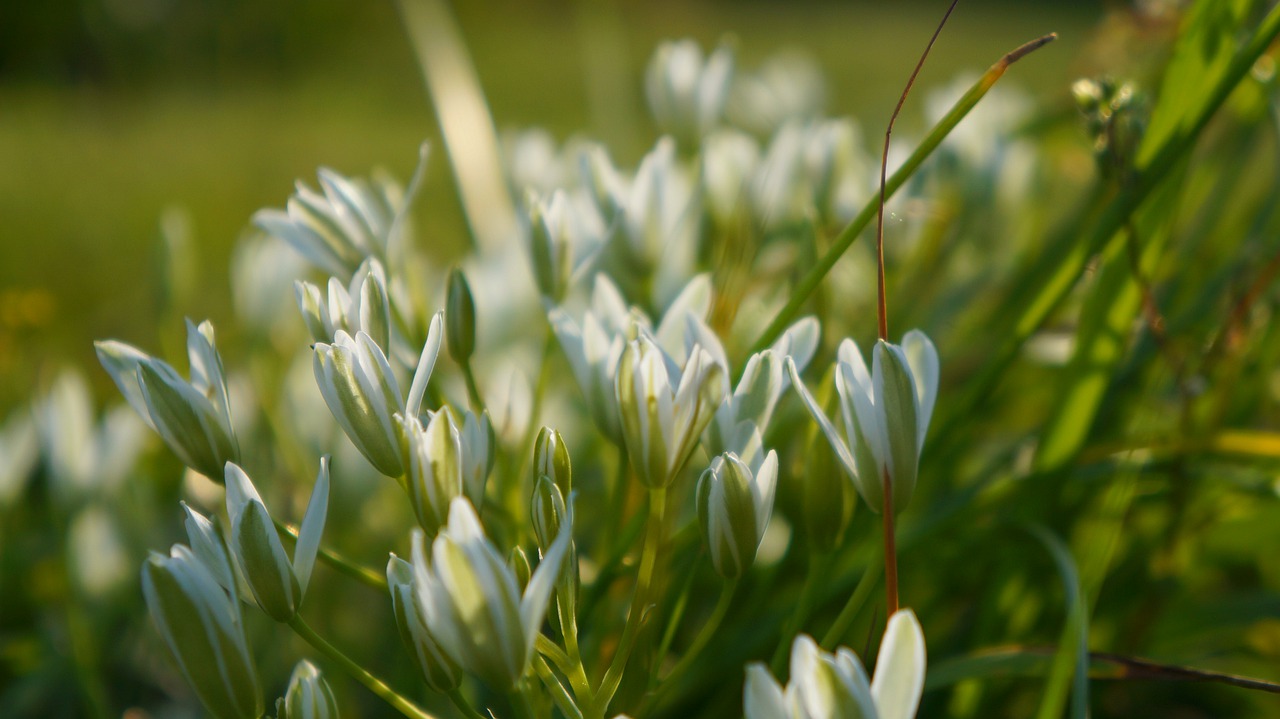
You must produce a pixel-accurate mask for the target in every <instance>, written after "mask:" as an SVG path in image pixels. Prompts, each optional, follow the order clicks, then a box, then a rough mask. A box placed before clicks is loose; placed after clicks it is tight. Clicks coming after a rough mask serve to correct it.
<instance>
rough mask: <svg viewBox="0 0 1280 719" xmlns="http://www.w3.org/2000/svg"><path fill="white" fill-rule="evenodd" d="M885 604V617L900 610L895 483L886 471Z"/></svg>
mask: <svg viewBox="0 0 1280 719" xmlns="http://www.w3.org/2000/svg"><path fill="white" fill-rule="evenodd" d="M883 494H884V506H883V515H884V605H885V608H886V612H887V613H886V615H885V618H886V619H888V617H892V616H893V615H894V613H895V612H897V611H898V541H897V536H896V535H895V533H894V526H893V519H894V517H893V484H892V483H891V482H890V480H889V470H888V469H885V471H884V492H883Z"/></svg>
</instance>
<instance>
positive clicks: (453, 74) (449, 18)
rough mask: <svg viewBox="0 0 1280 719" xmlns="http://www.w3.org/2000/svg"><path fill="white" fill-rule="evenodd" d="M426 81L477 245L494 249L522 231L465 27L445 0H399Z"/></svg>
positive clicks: (500, 246)
mask: <svg viewBox="0 0 1280 719" xmlns="http://www.w3.org/2000/svg"><path fill="white" fill-rule="evenodd" d="M396 5H397V6H398V7H399V9H400V15H401V17H402V18H404V26H405V31H406V32H407V33H408V34H409V40H410V42H411V43H412V45H413V51H414V54H415V55H416V56H417V58H418V65H419V66H420V67H421V69H422V75H423V79H424V80H425V81H426V84H427V94H428V95H429V96H430V98H431V104H432V106H433V107H435V111H436V119H437V121H438V122H439V123H440V134H441V136H442V137H443V139H444V148H445V152H446V153H447V154H448V155H449V164H450V166H451V167H452V168H453V175H454V180H455V182H456V183H457V186H458V192H459V194H460V195H461V198H460V199H461V200H462V209H463V212H464V214H465V215H466V218H467V225H468V227H470V228H471V237H472V242H473V243H474V245H475V246H476V247H477V248H478V249H479V250H480V251H481V252H482V253H486V254H487V253H491V252H494V251H497V250H500V249H501V248H503V247H506V246H508V245H510V243H511V242H512V241H513V238H515V237H516V236H517V232H518V224H517V221H516V211H515V205H514V204H513V203H512V201H511V195H510V193H508V192H507V185H506V182H505V181H504V180H503V177H502V163H501V160H500V159H499V155H498V136H497V133H496V132H495V131H494V129H493V117H492V116H491V115H490V114H489V105H488V103H487V101H486V100H485V96H484V90H483V89H482V88H481V87H480V79H479V77H477V76H476V69H475V66H474V65H473V64H472V63H471V58H470V57H468V55H467V48H466V43H465V42H464V40H463V38H462V32H461V30H459V28H458V24H457V22H455V20H454V18H453V13H452V12H450V10H449V6H448V4H447V3H446V2H444V0H397V3H396Z"/></svg>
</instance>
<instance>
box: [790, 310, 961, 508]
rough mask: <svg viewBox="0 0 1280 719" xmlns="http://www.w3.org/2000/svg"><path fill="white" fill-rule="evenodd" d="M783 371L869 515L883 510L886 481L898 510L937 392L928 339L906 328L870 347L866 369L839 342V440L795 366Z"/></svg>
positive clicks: (909, 489) (911, 483)
mask: <svg viewBox="0 0 1280 719" xmlns="http://www.w3.org/2000/svg"><path fill="white" fill-rule="evenodd" d="M787 370H788V372H789V373H790V375H791V379H792V381H793V382H794V383H795V385H796V390H797V391H798V392H799V393H800V396H801V398H802V399H803V400H804V402H805V406H806V407H807V408H808V409H809V413H810V414H811V415H813V418H814V420H815V421H817V422H818V425H819V426H820V427H821V428H822V431H823V433H825V434H826V436H827V440H828V441H829V442H830V443H831V448H832V449H834V450H835V452H836V455H837V456H838V457H839V458H840V461H841V464H842V465H843V466H844V468H845V471H846V472H848V474H849V476H850V477H851V478H852V479H853V482H854V486H856V487H857V488H858V493H859V494H861V495H862V499H863V500H864V501H865V502H866V503H867V505H868V506H870V507H871V509H872V511H875V512H880V511H882V510H883V507H884V487H885V484H886V482H887V483H888V484H889V486H890V488H891V491H892V506H893V511H894V512H895V513H897V512H901V511H902V510H903V509H905V508H906V506H907V504H908V503H909V502H910V501H911V494H912V493H913V492H914V491H915V485H916V472H917V469H918V467H919V462H920V451H921V449H923V447H924V437H925V433H926V432H927V431H928V429H929V419H930V417H931V416H932V415H933V405H934V402H935V400H936V399H937V393H938V352H937V350H936V349H934V346H933V343H932V342H930V341H929V338H928V337H926V336H925V334H924V333H923V332H920V331H919V330H912V331H910V332H908V333H907V334H906V335H904V336H903V338H902V345H901V346H898V345H894V344H890V343H888V342H884V341H880V342H878V343H876V347H875V349H874V350H873V359H872V369H871V371H870V372H868V371H867V365H866V363H865V362H864V361H863V359H862V354H861V353H860V352H858V347H857V345H855V344H854V343H853V341H852V340H847V339H846V340H845V341H844V342H843V343H841V345H840V351H839V355H838V358H837V362H836V389H837V390H838V391H839V393H840V409H841V413H842V417H843V419H844V425H845V432H846V437H843V438H842V437H841V436H840V434H839V433H838V432H837V431H836V428H835V426H834V425H833V424H832V423H831V421H830V420H829V419H827V416H826V413H824V412H823V411H822V407H821V405H819V404H818V403H817V400H815V399H814V398H813V395H811V394H810V393H809V391H808V389H807V388H805V386H804V384H803V382H802V381H801V379H800V375H799V372H798V371H797V369H796V368H795V366H794V363H789V364H788V367H787Z"/></svg>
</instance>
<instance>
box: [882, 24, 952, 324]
mask: <svg viewBox="0 0 1280 719" xmlns="http://www.w3.org/2000/svg"><path fill="white" fill-rule="evenodd" d="M959 2H960V0H951V6H950V7H948V8H947V12H946V13H945V14H944V15H943V16H942V22H940V23H938V27H937V29H936V30H934V31H933V37H931V38H929V44H928V45H926V46H925V48H924V52H923V53H921V54H920V60H919V62H917V63H916V67H915V69H914V70H912V71H911V77H909V78H907V86H906V87H904V88H902V94H901V95H899V96H898V104H897V105H896V106H895V107H894V108H893V114H892V115H890V116H889V125H888V126H887V127H886V128H885V131H884V150H883V151H882V152H881V153H880V206H879V209H878V211H877V212H876V270H877V280H878V281H877V283H876V311H877V312H876V316H877V318H878V319H879V321H880V326H879V331H880V339H882V340H885V341H886V342H887V341H888V340H889V308H888V306H887V304H886V302H885V287H884V203H885V187H884V186H885V175H887V174H888V167H889V138H890V137H892V136H893V123H894V122H896V121H897V120H898V113H900V112H902V106H903V105H904V104H905V103H906V102H907V94H908V93H910V92H911V86H912V85H914V84H916V76H917V75H919V74H920V68H922V67H924V61H925V58H927V57H929V51H930V50H932V49H933V44H934V43H935V42H937V41H938V36H939V35H941V34H942V28H943V26H944V25H946V24H947V19H948V18H950V17H951V11H952V10H955V9H956V4H957V3H959Z"/></svg>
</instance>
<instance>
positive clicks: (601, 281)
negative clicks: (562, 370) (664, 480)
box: [547, 275, 628, 443]
mask: <svg viewBox="0 0 1280 719" xmlns="http://www.w3.org/2000/svg"><path fill="white" fill-rule="evenodd" d="M547 320H548V321H549V322H550V323H551V327H552V329H554V330H555V333H556V338H557V339H559V340H560V346H561V347H562V348H563V349H564V354H565V357H566V358H567V359H568V360H569V366H570V367H571V368H572V369H573V376H574V378H575V379H576V380H577V381H578V386H579V387H581V388H582V394H583V396H584V397H585V398H586V402H587V411H588V413H590V415H591V419H592V420H593V421H594V422H595V424H596V427H597V428H598V429H599V430H600V431H601V432H603V433H604V434H605V436H607V437H609V439H611V440H613V441H614V442H615V443H621V442H622V428H621V426H620V424H619V422H618V396H617V392H616V390H615V382H616V377H617V369H618V359H619V358H620V357H621V356H622V350H623V349H624V348H625V347H626V342H627V340H626V338H625V337H624V335H623V332H624V329H623V325H625V324H626V323H627V322H628V310H627V305H626V302H624V301H623V299H622V295H621V294H620V293H619V292H618V289H617V287H615V286H614V285H613V283H612V282H610V281H609V279H608V278H607V277H606V276H604V275H597V276H596V281H595V286H594V289H593V292H592V309H591V310H589V311H587V312H586V313H585V314H583V317H582V325H581V327H579V325H578V324H577V323H576V322H574V321H573V320H572V319H571V318H570V317H569V315H568V314H567V313H565V312H564V310H561V309H559V308H556V309H553V310H551V311H550V312H549V313H548V315H547Z"/></svg>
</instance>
